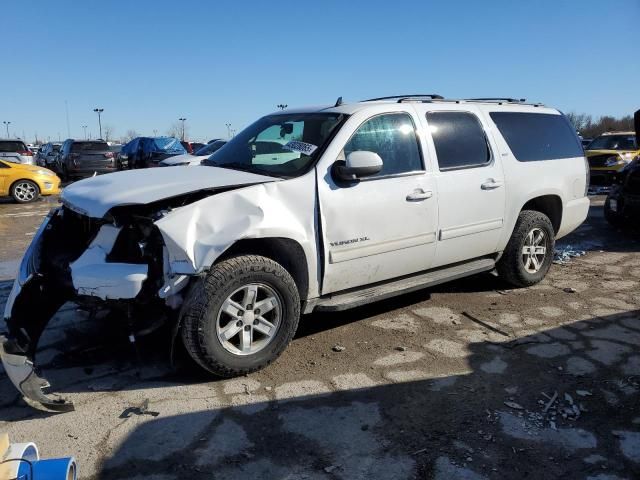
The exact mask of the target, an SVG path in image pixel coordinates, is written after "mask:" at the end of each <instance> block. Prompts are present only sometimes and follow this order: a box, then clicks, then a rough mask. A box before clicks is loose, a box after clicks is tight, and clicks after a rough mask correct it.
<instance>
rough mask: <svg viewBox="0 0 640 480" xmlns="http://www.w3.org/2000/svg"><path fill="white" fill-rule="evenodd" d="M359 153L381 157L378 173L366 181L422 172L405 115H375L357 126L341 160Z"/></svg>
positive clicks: (412, 127) (415, 141) (412, 130)
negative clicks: (365, 152)
mask: <svg viewBox="0 0 640 480" xmlns="http://www.w3.org/2000/svg"><path fill="white" fill-rule="evenodd" d="M362 150H364V151H369V152H374V153H377V154H378V155H380V158H382V170H381V171H380V172H379V173H377V174H376V175H372V176H371V177H370V178H375V177H384V176H386V175H396V174H399V173H407V172H419V171H422V170H424V168H423V164H422V156H421V154H420V146H419V144H418V138H417V136H416V129H415V125H414V123H413V119H412V118H411V116H410V115H409V114H407V113H389V114H383V115H378V116H376V117H373V118H370V119H369V120H367V121H366V122H364V123H363V124H362V125H360V127H359V128H358V130H356V132H355V133H354V134H353V136H352V137H351V139H350V140H349V141H348V142H347V144H346V145H345V146H344V150H343V152H344V156H345V157H344V158H346V156H347V155H349V154H350V153H352V152H357V151H362Z"/></svg>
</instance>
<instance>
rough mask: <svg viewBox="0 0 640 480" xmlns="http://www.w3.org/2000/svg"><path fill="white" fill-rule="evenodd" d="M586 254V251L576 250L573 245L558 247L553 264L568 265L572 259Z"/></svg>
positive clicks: (554, 253)
mask: <svg viewBox="0 0 640 480" xmlns="http://www.w3.org/2000/svg"><path fill="white" fill-rule="evenodd" d="M586 254H587V252H586V251H584V250H580V249H577V248H574V247H572V246H571V245H563V246H557V245H556V249H555V251H554V252H553V263H555V264H558V265H566V264H567V263H569V262H570V261H571V259H572V258H576V257H582V256H584V255H586Z"/></svg>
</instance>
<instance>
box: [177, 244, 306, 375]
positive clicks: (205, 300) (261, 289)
mask: <svg viewBox="0 0 640 480" xmlns="http://www.w3.org/2000/svg"><path fill="white" fill-rule="evenodd" d="M254 287H255V290H254ZM250 292H257V297H253V298H254V299H253V300H251V295H255V293H250ZM248 297H249V298H248ZM256 298H257V301H256V300H255V299H256ZM258 305H263V307H264V308H263V310H266V309H267V308H270V309H269V310H266V311H263V312H258V310H259V309H258V308H256V307H257V306H258ZM247 307H249V308H247ZM243 311H244V315H240V314H241V313H242V312H243ZM256 312H257V313H256ZM299 318H300V296H299V293H298V289H297V287H296V284H295V282H294V280H293V278H292V277H291V275H290V274H289V272H287V271H286V270H285V269H284V268H283V267H282V266H281V265H280V264H278V263H276V262H274V261H273V260H271V259H269V258H266V257H261V256H257V255H243V256H238V257H233V258H230V259H227V260H224V261H222V262H220V263H219V264H217V265H215V266H214V267H213V268H212V269H211V270H210V271H209V273H208V275H207V276H206V278H204V279H203V280H201V281H200V282H199V283H198V284H195V285H194V287H193V288H192V290H191V292H190V293H189V295H188V298H187V299H186V301H185V304H184V309H183V323H182V340H183V342H184V345H185V348H186V350H187V351H188V352H189V354H190V355H191V357H192V358H193V359H194V360H195V361H196V362H197V363H198V364H199V365H201V366H202V367H203V368H205V369H206V370H208V371H209V372H211V373H213V374H215V375H218V376H221V377H234V376H238V375H244V374H247V373H250V372H254V371H256V370H260V369H262V368H264V367H266V366H267V365H269V364H270V363H271V362H273V361H274V360H275V359H277V358H278V357H279V356H280V354H281V353H282V352H283V351H284V350H285V348H286V347H287V346H288V345H289V343H290V342H291V340H292V338H293V336H294V334H295V333H296V330H297V328H298V321H299ZM260 319H262V320H266V321H267V322H269V325H271V326H272V327H274V328H275V330H272V329H271V327H269V326H267V324H266V323H263V321H262V320H260ZM238 322H240V323H241V324H242V326H241V327H240V328H239V325H240V323H238ZM264 331H269V332H270V333H271V335H267V334H265V333H263V332H264ZM234 332H236V333H234ZM246 332H250V333H246ZM273 332H275V333H273ZM232 335H233V336H232ZM224 336H229V338H228V340H226V341H225V340H224V339H223V338H222V337H224ZM243 340H244V341H243ZM247 345H249V347H247ZM252 349H255V351H253V350H252Z"/></svg>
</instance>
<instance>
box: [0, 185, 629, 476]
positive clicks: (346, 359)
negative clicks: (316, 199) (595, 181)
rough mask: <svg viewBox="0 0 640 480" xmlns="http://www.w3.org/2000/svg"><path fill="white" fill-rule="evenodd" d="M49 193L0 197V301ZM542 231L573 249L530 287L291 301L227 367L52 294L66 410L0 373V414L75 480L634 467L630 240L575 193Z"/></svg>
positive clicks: (55, 375) (591, 471) (608, 472)
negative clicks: (224, 376) (325, 305)
mask: <svg viewBox="0 0 640 480" xmlns="http://www.w3.org/2000/svg"><path fill="white" fill-rule="evenodd" d="M52 202H53V200H51V201H50V202H49V203H47V202H40V203H37V204H35V205H33V206H27V207H25V206H16V205H11V204H2V205H0V240H2V241H1V242H0V245H1V246H0V260H1V262H0V278H5V279H6V280H5V281H2V282H0V297H1V298H5V297H6V295H7V294H8V291H9V290H10V286H11V282H10V281H9V279H10V278H11V276H12V275H11V272H12V269H13V268H15V265H16V262H17V259H18V258H19V256H20V254H21V252H22V251H23V250H24V248H25V247H26V245H27V242H28V241H29V238H30V235H32V234H33V231H34V230H35V229H36V228H37V225H38V224H39V222H40V221H41V218H42V216H43V215H44V214H46V211H47V210H48V208H49V207H51V206H52V204H53V203H52ZM560 245H561V246H566V245H574V246H578V247H580V248H581V249H585V250H587V255H585V256H583V257H580V258H574V259H572V260H571V261H570V262H569V263H568V264H566V265H554V266H553V267H552V270H551V272H550V274H549V275H548V277H547V279H545V280H544V281H543V282H542V283H541V284H539V285H537V286H535V287H533V288H528V289H520V290H513V289H509V288H508V287H507V286H506V285H504V284H503V283H501V282H500V280H499V279H497V278H496V277H494V276H493V275H491V274H483V275H478V276H475V277H472V278H468V279H465V280H462V281H458V282H454V283H450V284H446V285H442V286H439V287H437V288H433V289H430V290H425V291H422V292H417V293H414V294H410V295H405V296H402V297H399V298H396V299H393V300H390V301H384V302H380V303H377V304H374V305H370V306H367V307H364V308H359V309H356V310H352V311H349V312H344V313H341V314H322V315H320V314H314V315H310V316H307V317H305V318H303V320H302V322H301V326H300V330H299V333H298V335H297V337H296V339H295V340H294V341H293V344H292V345H291V346H290V347H289V348H288V350H287V351H286V352H285V353H284V355H283V356H282V357H281V358H280V359H279V360H278V361H277V362H275V363H274V364H273V365H272V366H270V367H269V368H267V369H266V370H264V371H262V372H258V373H256V374H252V375H249V376H246V377H242V378H238V379H233V380H216V379H212V378H210V377H208V376H207V375H206V374H203V373H201V372H200V371H199V370H198V369H197V368H196V367H193V365H192V364H191V363H189V362H188V361H186V360H184V361H181V362H179V365H178V366H177V368H172V367H171V366H170V364H169V361H168V349H169V333H168V332H166V331H163V330H161V331H158V332H156V333H154V334H152V335H150V336H147V337H145V338H143V339H141V340H140V342H139V343H138V344H137V348H134V347H133V346H131V345H130V344H129V343H128V342H127V338H126V335H125V333H124V330H123V329H122V328H121V326H120V324H119V323H118V321H117V319H113V318H111V319H102V320H95V319H94V320H90V319H89V318H88V317H87V315H86V314H84V313H82V312H78V311H76V310H75V308H74V307H73V305H67V306H65V307H63V310H62V311H61V312H60V313H59V314H58V315H57V316H56V318H55V319H54V320H53V321H52V323H51V324H50V326H49V328H48V330H47V331H46V334H45V336H44V337H43V340H42V342H41V346H40V354H39V355H40V356H39V363H40V364H41V365H42V366H43V367H44V371H45V376H46V377H47V378H48V379H49V380H50V381H51V383H52V385H54V388H55V390H56V391H60V392H64V393H65V394H66V395H67V396H69V397H71V398H72V399H73V400H74V402H75V404H76V411H75V412H71V413H65V414H57V415H55V414H47V413H42V412H38V411H36V410H33V409H31V408H29V407H27V406H26V405H25V404H24V403H23V401H22V400H21V399H20V398H19V396H18V395H17V394H16V392H15V390H14V389H13V387H12V386H11V384H10V382H9V381H8V379H7V378H6V376H5V375H4V373H0V430H7V431H8V432H9V434H10V436H11V438H12V439H13V440H14V441H35V442H36V443H37V444H38V446H39V447H40V450H41V453H42V454H43V455H44V456H62V455H70V454H71V455H74V456H76V458H77V460H78V463H79V466H80V476H81V478H84V479H86V478H105V479H131V478H134V479H154V480H163V479H171V480H173V479H179V478H192V479H211V478H215V479H232V478H233V479H235V478H255V479H258V478H260V479H261V478H264V479H313V480H315V479H413V478H420V479H422V478H424V479H432V478H435V479H468V480H475V479H484V478H488V479H512V478H513V479H522V478H529V479H538V478H545V479H549V478H563V479H574V478H576V479H599V480H614V479H625V478H626V479H632V478H638V477H639V476H640V404H639V402H638V400H639V398H640V391H639V388H640V319H639V316H638V305H640V293H638V292H639V290H638V282H639V281H640V243H639V242H638V241H637V240H636V238H635V237H632V236H628V235H626V234H623V233H621V232H616V231H613V230H612V229H611V228H609V227H608V226H607V225H606V223H605V222H604V219H603V217H602V198H601V197H594V199H593V201H592V209H591V213H590V217H589V220H588V221H587V222H586V223H585V224H584V225H583V226H582V227H581V228H580V229H579V230H578V231H576V232H575V233H574V234H572V235H571V236H570V237H568V238H566V239H563V240H562V241H561V244H560ZM336 346H339V347H344V348H343V349H342V348H335V347H336ZM336 350H337V351H336Z"/></svg>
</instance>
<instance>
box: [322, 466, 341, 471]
mask: <svg viewBox="0 0 640 480" xmlns="http://www.w3.org/2000/svg"><path fill="white" fill-rule="evenodd" d="M336 468H340V465H331V466H329V467H324V471H325V472H327V473H331V472H333V471H334V470H335V469H336Z"/></svg>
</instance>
